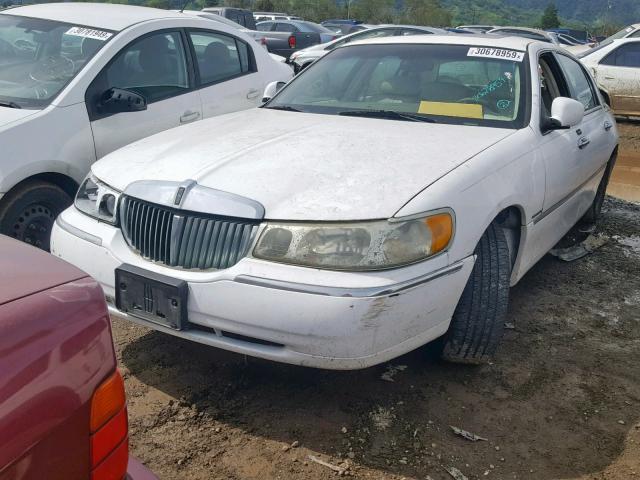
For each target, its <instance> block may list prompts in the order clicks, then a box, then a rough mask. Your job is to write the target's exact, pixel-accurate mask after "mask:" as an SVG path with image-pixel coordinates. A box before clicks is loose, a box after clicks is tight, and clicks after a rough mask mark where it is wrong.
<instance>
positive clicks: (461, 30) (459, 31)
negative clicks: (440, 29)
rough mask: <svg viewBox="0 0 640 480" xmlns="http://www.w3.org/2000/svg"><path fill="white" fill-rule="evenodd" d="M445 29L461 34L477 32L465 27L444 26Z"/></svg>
mask: <svg viewBox="0 0 640 480" xmlns="http://www.w3.org/2000/svg"><path fill="white" fill-rule="evenodd" d="M445 30H446V31H447V32H449V33H458V34H462V35H469V34H474V33H475V34H477V33H478V32H474V31H473V30H468V29H466V28H453V27H446V28H445Z"/></svg>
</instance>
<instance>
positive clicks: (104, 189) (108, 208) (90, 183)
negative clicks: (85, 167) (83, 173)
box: [75, 173, 120, 225]
mask: <svg viewBox="0 0 640 480" xmlns="http://www.w3.org/2000/svg"><path fill="white" fill-rule="evenodd" d="M119 195H120V192H118V191H117V190H114V189H113V188H111V187H110V186H108V185H106V184H104V183H102V182H101V181H100V180H98V179H97V178H96V177H94V176H93V175H92V174H91V173H90V174H89V175H87V178H85V179H84V181H83V182H82V185H80V189H79V190H78V193H77V194H76V200H75V206H76V208H77V209H78V210H80V211H81V212H83V213H85V214H87V215H89V216H90V217H93V218H97V219H98V220H100V221H102V222H107V223H110V224H112V225H115V224H116V220H117V205H118V196H119Z"/></svg>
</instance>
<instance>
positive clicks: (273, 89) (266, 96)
mask: <svg viewBox="0 0 640 480" xmlns="http://www.w3.org/2000/svg"><path fill="white" fill-rule="evenodd" d="M286 84H287V83H286V82H271V83H270V84H269V85H267V88H265V89H264V93H263V94H262V103H267V102H268V101H269V100H271V99H272V98H273V96H274V95H275V94H276V93H278V92H279V91H280V90H281V89H282V87H284V86H285V85H286Z"/></svg>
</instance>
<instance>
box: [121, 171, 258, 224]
mask: <svg viewBox="0 0 640 480" xmlns="http://www.w3.org/2000/svg"><path fill="white" fill-rule="evenodd" d="M181 188H182V191H183V193H182V194H181V195H180V197H179V198H178V197H176V195H177V193H178V190H179V189H181ZM124 193H125V194H126V195H128V196H130V197H134V198H137V199H139V200H144V201H146V202H149V203H155V204H157V205H163V206H165V207H169V208H174V209H181V210H188V211H191V212H198V213H206V214H211V215H221V216H225V217H236V218H249V219H254V220H262V218H264V207H263V206H262V204H261V203H259V202H256V201H255V200H251V199H250V198H246V197H242V196H240V195H236V194H235V193H229V192H224V191H222V190H216V189H213V188H208V187H203V186H202V185H198V184H196V183H195V181H193V180H188V181H186V182H171V181H161V180H139V181H137V182H133V183H131V184H129V186H128V187H127V188H125V190H124ZM176 200H179V201H178V205H176Z"/></svg>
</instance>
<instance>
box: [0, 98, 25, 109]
mask: <svg viewBox="0 0 640 480" xmlns="http://www.w3.org/2000/svg"><path fill="white" fill-rule="evenodd" d="M0 107H8V108H22V107H21V106H20V105H18V104H17V103H16V102H5V101H3V100H0Z"/></svg>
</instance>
